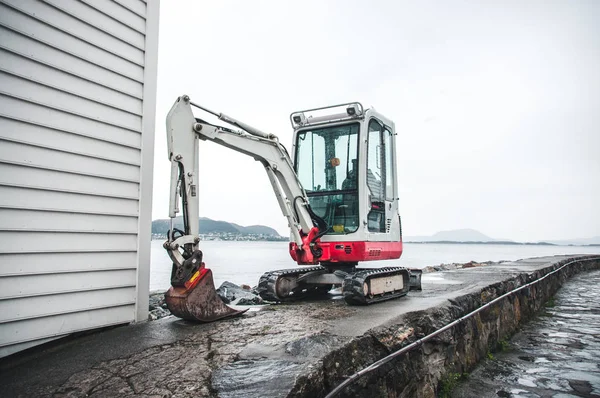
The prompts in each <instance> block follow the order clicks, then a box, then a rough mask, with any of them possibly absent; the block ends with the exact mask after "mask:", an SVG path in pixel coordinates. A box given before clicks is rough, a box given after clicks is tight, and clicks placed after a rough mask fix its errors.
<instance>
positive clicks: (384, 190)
mask: <svg viewBox="0 0 600 398" xmlns="http://www.w3.org/2000/svg"><path fill="white" fill-rule="evenodd" d="M393 130H394V128H393V126H386V125H384V124H383V123H382V122H381V121H379V120H378V119H376V118H372V119H371V120H370V121H369V124H368V133H367V161H366V166H367V170H366V182H367V188H368V201H367V206H368V214H367V229H368V231H369V233H371V234H385V235H381V238H382V239H381V240H390V238H391V237H390V236H389V234H390V232H391V231H392V229H393V226H394V225H393V224H395V222H394V221H395V219H396V218H397V214H398V206H397V201H396V199H395V198H396V195H395V194H396V192H395V191H396V176H395V156H394V153H395V146H394V142H395V140H394V138H395V137H394V131H393Z"/></svg>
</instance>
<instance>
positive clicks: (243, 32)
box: [153, 0, 600, 241]
mask: <svg viewBox="0 0 600 398" xmlns="http://www.w3.org/2000/svg"><path fill="white" fill-rule="evenodd" d="M182 94H188V95H190V97H191V98H192V100H193V101H195V102H197V103H200V104H203V105H206V106H207V107H208V108H210V109H214V110H217V111H219V112H223V113H226V114H229V115H231V116H233V117H236V118H238V119H240V120H242V121H244V122H246V123H248V124H250V125H252V126H255V127H257V128H259V129H262V130H263V131H267V132H272V133H274V134H276V135H278V136H279V137H280V139H281V141H282V143H283V144H284V145H285V146H286V147H288V149H289V148H290V147H291V137H292V129H291V126H290V124H289V114H290V113H291V112H292V111H295V110H300V109H306V108H310V107H318V106H324V105H329V104H335V103H340V102H348V101H361V102H362V103H363V104H364V105H365V106H367V107H375V108H376V109H377V110H378V111H380V112H382V113H383V114H385V115H386V116H387V117H389V118H390V119H392V120H394V121H395V123H396V132H397V133H398V136H397V138H398V153H397V156H398V166H399V170H398V182H399V191H400V213H401V216H402V221H403V230H404V235H408V236H410V235H430V234H433V233H435V232H437V231H441V230H449V229H459V228H474V229H477V230H479V231H481V232H483V233H485V234H487V235H489V236H491V237H494V238H509V239H515V240H531V241H533V240H542V239H563V238H579V237H590V236H597V235H600V206H599V198H600V156H599V155H600V1H594V0H590V1H575V0H571V1H567V0H564V1H557V0H555V1H442V0H440V1H414V2H406V1H370V2H366V1H354V0H343V1H326V2H324V1H314V2H313V1H306V0H304V1H297V2H288V1H261V2H259V1H162V2H161V13H160V42H159V60H158V100H157V127H156V147H155V167H154V202H153V218H155V219H156V218H166V217H167V211H168V196H169V195H168V182H169V172H170V168H169V163H168V158H167V148H166V136H165V117H166V114H167V112H168V110H169V108H170V107H171V105H172V104H173V102H174V101H175V99H176V98H177V97H178V96H179V95H182ZM200 155H201V159H200V168H201V173H200V184H199V195H200V215H201V216H205V217H209V218H212V219H216V220H225V221H231V222H236V223H238V224H242V225H251V224H264V225H268V226H271V227H274V228H275V229H277V230H278V231H279V233H280V234H282V235H286V236H287V235H288V230H287V223H286V220H285V218H284V217H283V216H282V215H281V212H280V210H279V206H278V205H277V202H276V200H275V196H274V194H273V191H272V188H271V186H270V184H269V181H268V179H267V176H266V173H265V171H264V169H263V167H262V166H261V165H260V164H259V163H258V162H255V161H254V160H253V159H251V158H249V157H246V156H245V155H241V154H238V153H235V152H234V151H232V150H229V149H226V148H222V147H219V146H218V145H216V144H213V143H206V142H201V151H200Z"/></svg>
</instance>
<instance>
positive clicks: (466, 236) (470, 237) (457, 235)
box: [402, 229, 600, 246]
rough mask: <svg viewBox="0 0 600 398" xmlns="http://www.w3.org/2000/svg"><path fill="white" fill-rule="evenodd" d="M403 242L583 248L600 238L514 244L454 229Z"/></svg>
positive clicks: (505, 240) (411, 238) (599, 242)
mask: <svg viewBox="0 0 600 398" xmlns="http://www.w3.org/2000/svg"><path fill="white" fill-rule="evenodd" d="M402 240H403V241H404V242H416V243H420V242H440V243H466V242H474V243H482V242H494V243H495V244H515V245H518V244H528V245H560V246H568V245H574V246H585V245H600V236H594V237H593V238H581V239H565V240H543V241H534V242H515V241H513V240H510V239H494V238H490V237H489V236H487V235H485V234H482V233H481V232H479V231H477V230H474V229H455V230H451V231H441V232H438V233H435V234H433V235H431V236H404V237H403V239H402Z"/></svg>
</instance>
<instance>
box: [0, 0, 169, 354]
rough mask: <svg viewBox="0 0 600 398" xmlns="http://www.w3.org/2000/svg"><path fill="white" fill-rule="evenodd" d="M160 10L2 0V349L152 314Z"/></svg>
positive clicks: (123, 3)
mask: <svg viewBox="0 0 600 398" xmlns="http://www.w3.org/2000/svg"><path fill="white" fill-rule="evenodd" d="M158 6H159V4H158V1H157V0H152V1H150V2H148V3H146V2H144V1H141V0H81V1H78V0H0V357H2V356H6V355H9V354H12V353H15V352H17V351H20V350H23V349H26V348H29V347H32V346H34V345H36V344H41V343H44V342H47V341H49V340H51V339H55V338H58V337H62V336H65V335H67V334H69V333H72V332H76V331H82V330H89V329H93V328H98V327H104V326H109V325H116V324H122V323H129V322H133V321H136V320H144V319H145V318H146V317H147V311H148V308H147V306H148V277H149V253H150V247H149V240H150V222H151V220H150V209H151V203H152V202H151V194H150V195H149V193H151V190H152V162H153V142H154V107H155V104H156V98H155V96H156V82H155V80H156V62H157V59H156V58H157V52H158V49H157V43H158Z"/></svg>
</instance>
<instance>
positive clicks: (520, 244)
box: [403, 240, 600, 247]
mask: <svg viewBox="0 0 600 398" xmlns="http://www.w3.org/2000/svg"><path fill="white" fill-rule="evenodd" d="M403 243H415V244H420V245H427V244H443V245H516V246H572V247H600V244H588V245H573V244H570V245H557V244H555V243H549V242H511V241H465V242H459V241H452V240H436V241H420V242H417V241H404V242H403Z"/></svg>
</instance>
